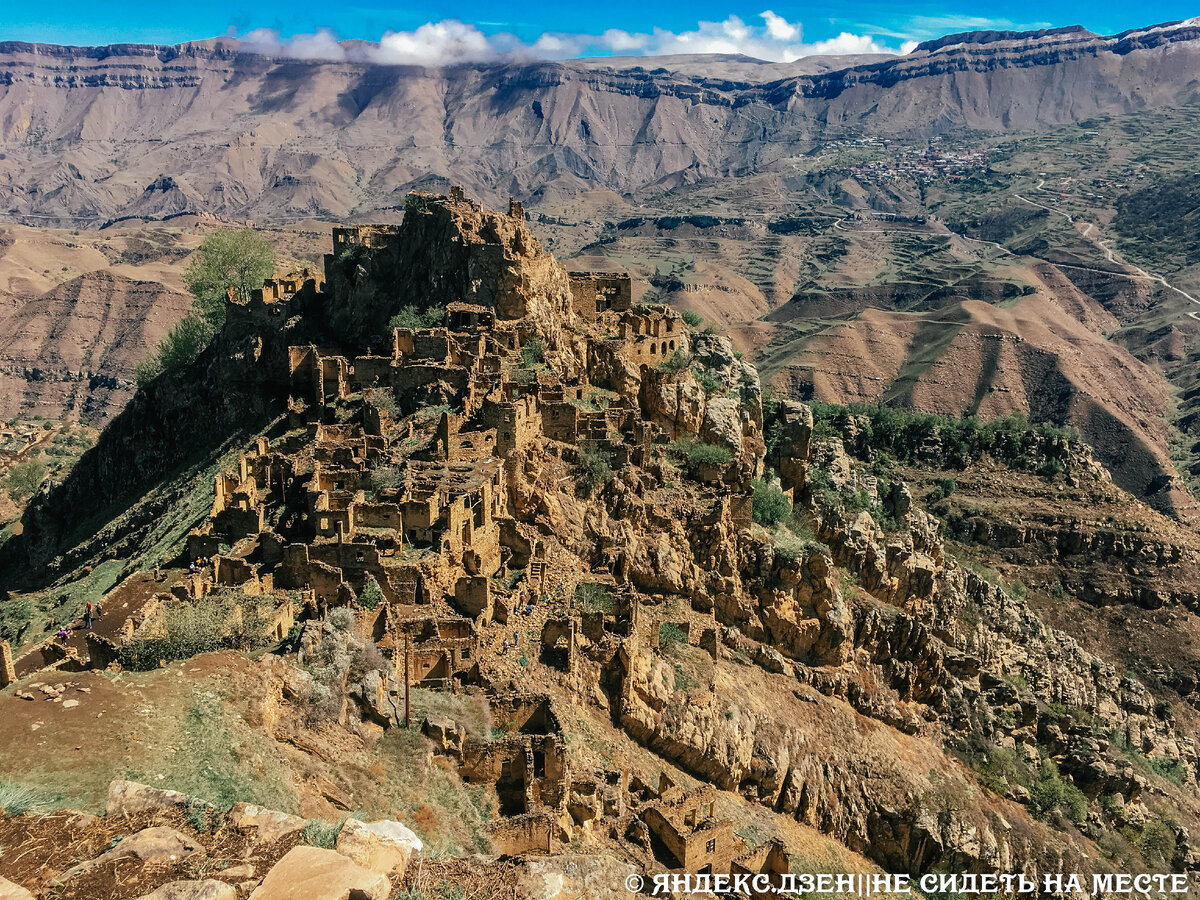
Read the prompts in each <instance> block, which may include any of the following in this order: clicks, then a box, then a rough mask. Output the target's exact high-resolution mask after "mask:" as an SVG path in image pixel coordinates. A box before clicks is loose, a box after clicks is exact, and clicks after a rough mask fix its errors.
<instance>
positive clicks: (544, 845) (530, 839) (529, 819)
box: [488, 813, 558, 856]
mask: <svg viewBox="0 0 1200 900" xmlns="http://www.w3.org/2000/svg"><path fill="white" fill-rule="evenodd" d="M557 831H558V829H557V827H556V826H555V823H554V820H553V819H551V818H550V817H549V816H547V815H544V814H540V813H529V814H526V815H524V816H513V817H511V818H506V819H501V820H499V821H498V822H496V823H495V824H494V825H492V826H491V828H490V829H489V831H488V834H489V836H490V837H491V840H492V846H493V847H495V849H496V852H497V853H502V854H508V855H513V856H516V855H518V854H522V853H550V852H552V851H553V850H554V847H555V834H556V833H557Z"/></svg>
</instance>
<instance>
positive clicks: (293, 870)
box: [250, 846, 392, 900]
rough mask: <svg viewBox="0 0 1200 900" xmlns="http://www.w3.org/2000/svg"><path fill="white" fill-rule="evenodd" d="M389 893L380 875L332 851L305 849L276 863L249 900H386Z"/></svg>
mask: <svg viewBox="0 0 1200 900" xmlns="http://www.w3.org/2000/svg"><path fill="white" fill-rule="evenodd" d="M391 893H392V885H391V882H390V881H388V879H387V876H386V875H384V874H383V873H381V872H376V871H373V870H371V869H368V868H365V867H363V866H359V865H356V864H355V863H353V862H351V861H350V860H349V859H348V858H347V857H345V856H343V855H342V854H340V853H335V852H334V851H332V850H322V849H320V848H319V847H307V846H306V847H296V848H295V849H294V850H292V851H290V852H289V853H288V854H287V855H286V856H285V857H284V858H283V859H281V860H280V861H279V862H277V863H276V864H275V867H274V868H273V869H271V871H270V872H268V873H267V877H266V878H264V879H263V882H262V884H260V885H259V886H258V887H257V888H255V889H254V893H253V894H251V895H250V900H296V898H298V897H303V898H304V900H387V898H388V897H389V896H391Z"/></svg>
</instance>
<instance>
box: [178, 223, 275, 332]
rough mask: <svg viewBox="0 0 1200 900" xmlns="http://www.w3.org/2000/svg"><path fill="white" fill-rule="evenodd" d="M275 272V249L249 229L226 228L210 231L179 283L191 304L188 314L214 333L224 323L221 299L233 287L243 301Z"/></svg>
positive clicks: (223, 302)
mask: <svg viewBox="0 0 1200 900" xmlns="http://www.w3.org/2000/svg"><path fill="white" fill-rule="evenodd" d="M274 272H275V250H274V249H273V248H272V247H271V244H270V242H269V241H267V240H266V239H265V238H262V237H259V236H258V235H257V234H256V233H255V232H254V229H252V228H239V229H232V228H226V229H222V230H221V231H217V232H214V233H213V234H210V235H209V236H208V237H206V238H205V239H204V242H203V243H201V244H200V246H199V247H198V248H196V252H195V254H194V255H193V256H192V261H191V262H190V263H188V266H187V268H186V269H185V270H184V272H183V281H184V283H185V284H186V285H187V288H188V290H189V291H190V292H191V294H192V296H193V297H195V298H196V299H195V301H194V302H193V303H192V313H191V314H192V315H193V316H196V317H198V318H200V319H201V320H203V321H204V322H205V323H206V324H207V325H208V326H209V327H210V328H211V329H212V332H213V333H214V334H215V333H216V332H217V331H219V330H220V328H221V326H222V325H224V324H225V298H226V296H227V294H228V291H229V288H234V289H235V290H236V291H237V293H238V296H239V297H241V298H242V299H243V300H245V299H249V297H250V292H251V291H253V290H255V289H257V288H260V287H262V283H263V280H264V279H267V278H270V277H271V275H272V274H273V273H274Z"/></svg>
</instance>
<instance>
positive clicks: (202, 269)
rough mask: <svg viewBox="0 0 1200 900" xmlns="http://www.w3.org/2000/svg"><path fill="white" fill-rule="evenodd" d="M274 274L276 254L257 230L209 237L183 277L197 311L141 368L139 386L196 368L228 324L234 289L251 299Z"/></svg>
mask: <svg viewBox="0 0 1200 900" xmlns="http://www.w3.org/2000/svg"><path fill="white" fill-rule="evenodd" d="M274 271H275V251H274V250H273V249H272V248H271V245H270V243H269V242H268V241H266V240H265V239H264V238H261V237H259V236H258V235H257V234H255V233H254V231H253V230H252V229H250V228H242V229H236V230H235V229H225V230H223V231H218V232H215V233H213V234H210V235H209V236H208V237H206V238H205V239H204V241H203V243H201V244H200V246H199V247H198V248H197V249H196V252H195V254H194V255H193V257H192V261H191V262H190V263H188V266H187V268H186V269H185V270H184V273H183V280H184V283H185V284H187V286H188V290H189V291H191V293H192V297H193V300H192V308H191V311H190V312H189V313H188V315H187V316H186V317H185V318H184V319H183V320H182V321H180V322H177V323H176V324H175V325H174V327H172V328H171V330H170V331H168V332H167V335H166V337H164V338H163V339H162V342H161V343H160V344H159V345H158V346H157V347H155V348H154V349H153V350H152V351H150V353H149V354H147V356H146V358H145V359H144V360H142V361H141V363H139V364H138V367H137V380H138V384H145V383H146V382H148V381H150V380H152V379H154V378H156V377H158V375H160V374H161V373H163V372H178V371H179V370H180V369H182V368H183V367H185V366H187V365H188V364H189V363H191V362H192V360H194V359H195V358H196V357H198V356H199V355H200V354H201V352H202V351H203V350H204V348H205V347H207V346H208V344H209V342H210V341H211V340H212V339H213V338H214V337H215V336H216V334H217V332H218V331H220V330H221V327H222V326H223V325H224V324H225V300H226V297H227V296H228V291H229V289H230V288H234V289H235V290H236V291H237V292H238V296H240V297H249V296H250V292H251V291H252V290H254V289H256V288H259V287H262V283H263V280H264V279H266V278H270V277H271V275H272V274H273V273H274Z"/></svg>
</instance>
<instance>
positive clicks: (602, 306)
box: [570, 272, 633, 322]
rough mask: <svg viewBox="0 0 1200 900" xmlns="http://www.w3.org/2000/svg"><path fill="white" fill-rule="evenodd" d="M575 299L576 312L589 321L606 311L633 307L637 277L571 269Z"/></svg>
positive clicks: (620, 310)
mask: <svg viewBox="0 0 1200 900" xmlns="http://www.w3.org/2000/svg"><path fill="white" fill-rule="evenodd" d="M570 277H571V299H572V302H573V304H574V307H575V314H576V315H577V316H579V317H580V318H581V319H584V320H585V321H588V322H595V321H597V320H598V319H599V318H600V317H601V316H602V315H603V314H604V313H606V312H624V311H625V310H628V309H631V308H632V307H633V281H632V279H631V278H630V277H629V276H628V275H622V274H618V273H615V272H571V273H570Z"/></svg>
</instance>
